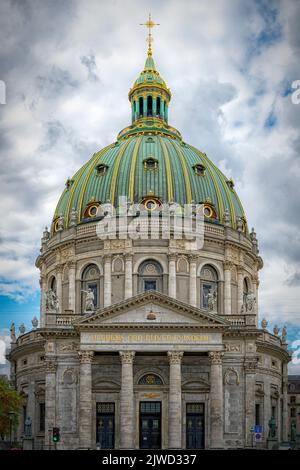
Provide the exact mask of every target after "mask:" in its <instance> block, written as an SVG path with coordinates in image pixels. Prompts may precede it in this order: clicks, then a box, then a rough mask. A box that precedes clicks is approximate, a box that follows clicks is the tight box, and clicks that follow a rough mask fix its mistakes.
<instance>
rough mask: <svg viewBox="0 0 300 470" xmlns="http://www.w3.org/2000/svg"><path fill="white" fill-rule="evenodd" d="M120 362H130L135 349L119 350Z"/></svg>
mask: <svg viewBox="0 0 300 470" xmlns="http://www.w3.org/2000/svg"><path fill="white" fill-rule="evenodd" d="M119 354H120V358H121V362H122V364H132V363H133V359H134V356H135V351H119Z"/></svg>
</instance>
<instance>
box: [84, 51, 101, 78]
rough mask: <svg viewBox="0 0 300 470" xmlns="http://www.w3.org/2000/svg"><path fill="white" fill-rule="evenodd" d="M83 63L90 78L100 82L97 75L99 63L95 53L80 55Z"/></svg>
mask: <svg viewBox="0 0 300 470" xmlns="http://www.w3.org/2000/svg"><path fill="white" fill-rule="evenodd" d="M80 61H81V63H82V64H83V65H84V66H85V67H86V68H87V71H88V80H90V81H91V82H99V77H98V75H97V64H96V59H95V55H94V54H89V55H85V56H81V57H80Z"/></svg>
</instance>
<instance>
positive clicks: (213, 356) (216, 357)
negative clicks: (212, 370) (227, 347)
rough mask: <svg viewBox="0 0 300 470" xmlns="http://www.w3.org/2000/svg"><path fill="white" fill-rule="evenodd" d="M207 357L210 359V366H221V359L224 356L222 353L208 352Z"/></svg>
mask: <svg viewBox="0 0 300 470" xmlns="http://www.w3.org/2000/svg"><path fill="white" fill-rule="evenodd" d="M208 355H209V357H210V360H211V364H214V365H216V364H218V365H221V364H222V358H223V356H224V353H223V352H222V351H210V352H209V353H208Z"/></svg>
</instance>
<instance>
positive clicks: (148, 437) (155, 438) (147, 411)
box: [140, 401, 161, 449]
mask: <svg viewBox="0 0 300 470" xmlns="http://www.w3.org/2000/svg"><path fill="white" fill-rule="evenodd" d="M160 448H161V402H160V401H142V402H140V449H160Z"/></svg>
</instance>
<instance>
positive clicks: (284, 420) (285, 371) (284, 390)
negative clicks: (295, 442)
mask: <svg viewBox="0 0 300 470" xmlns="http://www.w3.org/2000/svg"><path fill="white" fill-rule="evenodd" d="M287 392H288V368H287V363H283V364H282V440H283V442H287V441H288V420H289V419H288V394H287Z"/></svg>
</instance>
